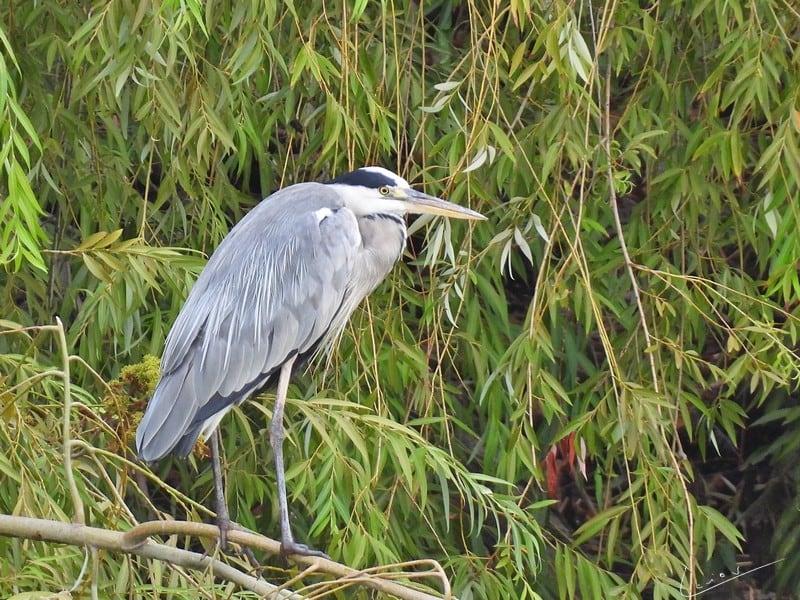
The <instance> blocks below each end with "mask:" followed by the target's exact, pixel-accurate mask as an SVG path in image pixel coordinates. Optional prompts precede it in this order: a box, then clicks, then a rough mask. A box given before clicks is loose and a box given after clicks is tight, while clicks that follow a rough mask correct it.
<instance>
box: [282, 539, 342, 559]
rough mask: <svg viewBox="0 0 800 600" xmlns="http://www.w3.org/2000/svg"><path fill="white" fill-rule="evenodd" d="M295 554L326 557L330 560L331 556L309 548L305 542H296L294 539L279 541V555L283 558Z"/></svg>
mask: <svg viewBox="0 0 800 600" xmlns="http://www.w3.org/2000/svg"><path fill="white" fill-rule="evenodd" d="M292 555H296V556H319V557H320V558H327V559H328V560H331V557H330V556H328V555H327V554H325V553H324V552H322V551H320V550H314V549H313V548H309V547H308V546H306V545H305V544H298V543H297V542H295V541H286V540H284V541H282V542H281V556H282V557H283V558H287V557H289V556H292Z"/></svg>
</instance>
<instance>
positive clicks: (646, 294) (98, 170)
mask: <svg viewBox="0 0 800 600" xmlns="http://www.w3.org/2000/svg"><path fill="white" fill-rule="evenodd" d="M0 13H2V16H3V19H2V21H1V23H2V27H0V46H1V47H2V51H0V92H2V93H0V130H2V134H3V135H2V140H1V143H2V146H0V148H2V161H1V162H2V168H1V169H0V173H2V175H0V193H2V205H1V206H0V237H1V238H2V244H1V245H0V262H2V265H3V270H2V275H0V289H2V292H3V293H2V295H1V296H0V306H2V309H1V310H0V315H2V318H3V320H2V321H1V322H0V327H2V329H1V330H0V334H2V335H0V398H1V399H2V408H3V412H2V417H3V418H2V420H0V432H1V433H2V435H1V436H0V439H1V440H2V442H0V444H2V446H1V447H2V452H0V468H2V472H3V484H2V486H0V512H2V513H4V514H6V515H10V516H28V517H36V518H41V519H49V520H51V521H58V522H60V523H66V522H69V521H71V520H73V519H78V520H80V521H82V522H85V523H86V524H87V525H91V526H94V527H98V528H104V529H106V530H108V531H110V532H118V531H124V530H128V529H130V528H131V527H132V526H134V525H135V524H136V523H138V522H140V521H143V520H147V519H152V518H161V517H165V516H169V517H171V518H177V519H186V520H189V521H201V520H203V519H209V515H208V513H207V511H205V509H204V508H203V505H204V503H205V504H209V500H210V495H209V494H210V490H211V481H210V473H209V469H208V461H205V460H203V456H202V455H203V447H202V446H199V447H198V449H197V451H196V455H195V456H194V457H193V458H192V459H191V460H190V461H189V462H188V463H184V462H180V461H174V462H166V463H164V464H162V465H158V466H157V470H156V471H155V473H153V472H151V471H149V470H148V469H147V468H145V467H144V466H142V465H140V464H138V463H136V462H135V460H134V455H133V453H132V450H131V441H132V434H133V433H132V432H133V431H134V429H135V426H136V422H137V419H138V418H139V416H140V413H141V411H142V407H143V403H144V402H145V401H146V399H147V395H148V393H149V389H150V387H149V386H152V383H153V379H154V377H155V376H156V369H155V363H154V361H153V360H152V359H145V356H146V355H158V354H159V353H160V350H161V348H162V346H163V340H164V336H165V332H166V331H167V329H168V327H169V325H170V324H171V322H172V320H173V319H174V317H175V315H176V314H177V311H178V309H179V307H180V305H181V303H182V301H183V299H184V298H185V296H186V294H187V291H188V289H189V288H190V286H191V284H192V282H193V281H194V279H195V278H196V276H197V273H198V272H199V270H200V269H201V268H202V265H203V263H204V260H205V256H207V255H208V253H209V252H210V251H212V250H213V248H214V247H215V246H216V245H217V244H218V242H219V241H220V240H221V238H222V237H223V236H224V235H225V233H226V232H227V231H228V230H229V228H230V227H231V225H232V224H233V223H234V222H236V221H237V220H238V219H239V218H241V216H242V215H243V214H245V213H246V211H247V210H249V209H250V208H251V207H252V206H254V205H255V203H256V202H257V201H258V200H259V199H260V198H262V197H264V196H266V195H267V194H269V193H270V192H272V191H274V190H276V189H278V188H279V187H282V186H285V185H288V184H291V183H294V182H298V181H305V180H323V179H325V178H327V177H330V176H331V175H335V174H337V173H340V172H342V171H343V170H345V169H348V168H352V167H355V166H359V165H363V164H375V163H377V164H382V165H385V166H387V167H390V168H393V169H394V170H396V171H398V172H401V173H403V174H404V175H406V176H407V178H408V179H409V180H411V181H413V182H414V183H416V184H418V185H422V186H425V188H426V189H427V190H428V191H430V192H432V193H437V194H439V195H443V196H445V197H447V198H449V199H450V200H453V201H455V202H458V203H461V204H464V205H469V206H471V207H473V208H475V209H476V210H480V211H481V212H483V213H485V214H487V215H489V216H490V220H489V221H488V222H486V223H482V224H480V225H478V226H475V227H473V228H472V229H469V230H468V229H467V228H466V226H465V225H464V224H458V223H453V224H448V223H446V222H441V221H432V222H419V221H417V222H415V223H414V224H413V225H412V230H413V232H414V233H413V236H412V240H411V243H410V245H409V250H408V252H407V254H406V256H405V257H404V259H403V262H402V264H401V265H399V266H398V268H396V269H395V271H394V273H393V276H392V277H391V278H390V280H389V281H387V282H386V283H385V284H383V285H382V286H381V288H380V289H379V290H378V291H376V293H375V294H374V295H373V296H371V298H370V299H369V301H368V303H366V304H365V306H364V307H363V309H362V310H361V311H359V313H358V314H357V315H356V316H355V318H354V319H353V322H352V323H351V324H350V326H349V327H348V329H347V331H346V332H345V334H344V336H343V338H342V340H341V341H340V342H339V345H338V348H337V350H336V352H335V353H334V354H333V355H332V357H331V358H330V359H322V360H319V361H317V363H316V364H314V365H312V367H311V368H310V370H309V371H308V372H307V373H306V374H305V375H303V376H302V377H300V378H298V379H297V380H296V381H295V383H294V385H293V387H292V388H291V392H290V395H291V396H292V401H291V404H290V406H289V411H288V415H287V416H288V418H287V426H288V430H289V440H290V442H291V443H287V462H288V463H289V464H291V465H292V467H291V468H290V470H289V472H288V479H289V485H290V487H291V495H292V499H291V502H292V504H293V506H294V507H295V514H294V515H293V520H294V524H295V528H296V531H297V532H298V537H300V538H302V539H304V540H308V541H309V542H310V543H311V544H312V545H314V546H315V547H317V548H323V549H326V550H327V552H328V553H329V554H330V555H331V556H332V557H333V558H334V559H336V560H337V561H340V562H342V563H346V564H347V565H350V566H351V567H355V568H359V569H361V568H367V567H372V566H378V565H384V566H385V565H392V564H394V563H398V562H403V561H413V560H416V559H422V558H424V559H432V560H434V561H436V562H437V563H438V564H439V565H440V566H441V571H440V573H441V574H443V576H442V577H441V578H440V581H439V582H438V583H437V582H436V581H435V580H428V584H429V585H430V586H432V588H433V589H438V590H439V592H446V591H447V589H448V587H447V585H446V584H445V583H444V581H445V580H447V581H448V582H449V585H450V586H451V588H450V589H452V592H453V593H454V594H456V595H457V596H458V597H460V598H462V599H467V598H471V597H476V598H505V597H515V598H528V597H530V598H535V597H610V596H612V595H621V596H628V597H638V596H640V595H646V596H648V597H654V598H663V597H674V598H678V597H684V596H687V595H692V594H694V593H696V592H697V591H698V590H701V591H704V590H707V589H709V588H710V586H711V585H716V583H715V581H716V582H719V577H718V574H719V573H723V574H727V575H728V577H727V579H729V580H731V579H732V577H731V576H732V575H733V574H734V573H737V572H738V573H741V572H742V571H743V570H746V569H745V568H743V567H741V565H737V563H741V562H742V561H743V560H744V559H743V557H744V556H745V555H749V557H750V566H751V567H753V568H756V567H766V565H767V563H771V562H772V561H780V562H778V563H777V564H776V565H772V566H770V567H768V568H759V570H758V571H754V572H753V573H751V574H750V575H748V576H747V577H746V578H741V577H740V578H739V579H737V580H736V584H733V583H731V584H729V585H755V584H756V583H757V584H758V585H762V586H775V587H779V586H784V587H790V586H791V585H792V584H793V583H796V582H795V581H793V579H792V574H793V573H795V572H796V571H797V569H798V568H799V567H800V564H799V563H800V552H798V551H797V550H798V548H797V539H800V537H799V536H798V534H800V518H799V517H798V515H797V512H796V510H794V505H793V504H792V498H793V497H795V495H796V493H797V481H798V476H800V473H798V463H797V461H796V459H795V458H794V457H795V456H796V455H797V452H798V450H799V449H800V429H798V426H797V423H798V422H800V419H799V417H800V409H798V408H797V402H796V399H797V392H796V383H797V373H798V367H800V356H799V355H798V351H797V334H798V323H800V321H799V320H798V318H799V317H800V303H798V297H799V296H800V276H799V275H798V268H797V265H798V260H800V213H799V212H798V208H797V203H796V202H795V198H796V197H797V196H798V187H797V186H798V181H800V144H799V143H798V135H800V112H798V106H800V99H798V90H800V80H798V74H799V73H800V68H798V66H799V65H800V48H799V46H798V40H800V18H798V17H800V15H799V14H798V12H797V9H796V7H795V6H794V5H793V4H792V3H791V2H789V1H788V0H767V1H765V2H760V3H755V4H752V3H751V4H744V3H740V2H738V1H737V0H724V1H723V0H708V1H707V2H701V3H683V2H679V1H678V2H672V3H656V4H653V5H652V6H648V7H643V6H641V5H640V3H638V2H633V1H631V0H621V1H620V2H617V3H612V4H600V3H594V4H593V3H577V4H576V3H565V2H560V1H557V2H555V3H553V2H544V1H530V2H529V1H525V0H513V1H512V2H509V3H504V2H498V3H489V2H481V1H480V0H468V1H467V2H463V3H457V2H449V1H440V0H429V1H426V2H394V1H385V2H380V3H368V2H363V1H360V2H354V3H352V4H349V3H329V2H325V1H324V0H311V1H310V2H306V3H303V4H302V5H300V4H299V3H294V2H288V3H278V2H269V1H265V2H257V1H250V2H232V1H230V0H223V1H221V2H213V3H212V2H209V3H207V4H204V3H201V2H199V1H198V0H184V1H182V2H177V1H170V2H164V3H153V2H144V1H143V2H139V3H135V2H123V1H111V2H95V3H94V4H91V3H60V2H53V1H42V2H35V3H30V2H24V3H23V2H16V1H13V0H12V1H11V2H7V3H5V4H4V5H3V6H2V7H0ZM56 316H58V317H60V320H61V322H62V323H63V327H61V326H58V325H56V326H54V323H55V317H56ZM62 333H63V339H60V337H59V334H62ZM70 357H71V358H70ZM269 399H270V398H269V393H267V394H266V395H265V396H264V397H262V398H259V399H255V400H254V401H251V402H248V403H246V404H245V405H243V406H242V407H241V409H238V410H237V411H235V412H234V413H233V414H232V416H230V417H229V418H228V419H227V421H226V423H225V424H224V425H223V427H224V429H225V431H226V444H225V445H226V448H225V451H226V459H227V462H228V472H229V473H230V481H229V487H230V489H229V501H230V503H231V508H232V512H233V516H234V518H236V519H237V520H239V521H240V522H241V523H243V524H244V525H246V526H248V527H250V528H252V529H254V530H256V531H259V532H261V533H264V534H267V535H269V534H271V533H274V532H275V531H276V519H275V515H276V508H275V506H276V503H275V495H276V494H275V490H274V479H273V473H272V471H271V469H269V468H267V467H266V465H268V464H270V462H271V457H270V456H269V449H268V443H267V440H266V435H265V433H264V432H265V427H266V423H267V422H268V415H269V410H270V408H269V407H270V402H269ZM65 406H66V408H67V416H68V417H71V418H68V419H64V409H65ZM62 448H63V449H65V451H64V452H62ZM65 468H66V471H65ZM13 525H14V522H13V520H12V521H11V525H9V527H12V526H13ZM3 532H4V533H7V534H8V533H16V535H18V536H22V538H19V537H18V538H7V537H4V538H0V552H2V554H3V556H6V557H8V559H7V560H6V561H4V562H3V563H2V564H1V565H0V589H2V590H3V593H4V594H5V595H10V594H12V593H22V592H28V591H36V590H46V591H50V592H54V591H58V590H59V589H73V590H83V589H86V590H91V591H93V592H94V593H96V594H99V595H108V594H112V593H117V594H120V595H121V594H126V595H129V596H133V595H142V596H146V595H152V594H158V593H160V594H167V593H170V594H172V595H174V596H176V597H196V594H197V593H198V590H206V592H205V593H207V594H213V593H219V594H223V593H224V594H232V595H234V596H241V597H246V596H248V595H249V594H250V592H248V591H245V590H244V588H238V587H236V586H233V587H231V585H232V584H228V583H225V582H223V581H221V580H219V579H217V580H214V578H213V574H212V573H210V572H209V571H202V570H201V571H193V570H186V567H179V566H175V565H174V564H172V563H169V562H161V561H160V560H159V559H158V558H156V557H153V556H149V557H148V556H143V555H141V554H134V555H130V554H126V553H125V551H126V550H128V551H130V550H131V548H129V547H123V546H119V547H116V546H114V545H113V544H111V542H109V544H111V545H107V546H105V547H107V548H109V550H106V551H104V552H101V553H98V552H97V551H92V552H90V553H89V554H85V552H89V551H84V550H83V548H82V547H81V546H80V545H76V546H70V545H67V546H63V545H54V544H52V543H47V542H39V541H32V539H25V537H26V535H27V534H25V533H24V532H21V531H20V530H14V531H9V530H7V529H3ZM28 537H34V538H35V537H36V536H28ZM109 539H111V538H109ZM114 539H116V538H114ZM73 542H75V543H76V544H77V543H78V541H76V540H73ZM170 543H172V544H176V543H177V544H178V546H179V547H180V548H184V549H187V550H196V551H202V550H201V548H200V543H201V542H198V541H197V540H194V539H188V538H181V539H180V540H178V542H175V540H174V539H173V540H172V542H170ZM205 543H206V549H207V550H209V551H211V552H213V544H210V543H209V542H207V541H206V542H205ZM87 556H90V557H92V560H88V562H86V561H85V558H86V557H87ZM259 558H260V559H261V560H265V561H268V562H269V561H270V560H271V559H268V558H267V557H266V556H259ZM220 559H221V561H222V563H221V564H223V565H224V564H227V565H229V566H233V567H234V568H235V569H238V568H241V567H242V563H241V561H239V560H238V559H237V558H235V557H231V558H227V557H220ZM226 561H227V562H226ZM271 564H274V565H279V564H280V562H279V561H273V562H272V563H271ZM426 564H427V563H426ZM426 568H427V567H426ZM294 573H295V572H294V571H292V570H290V572H288V573H286V572H284V571H283V570H277V569H276V570H273V569H269V570H267V571H266V572H265V574H264V577H265V579H266V580H267V581H270V582H280V581H284V580H286V579H288V578H291V577H292V575H293V574H294ZM217 575H220V572H217ZM715 577H716V578H717V579H716V580H715V579H714V578H715ZM767 578H769V579H767ZM215 581H216V583H215ZM304 581H306V583H308V582H309V580H308V579H307V578H306V579H305V580H304ZM765 581H766V582H767V583H765ZM328 583H329V584H330V580H328ZM300 585H301V584H300V583H297V582H296V583H295V584H293V588H294V589H300V587H299V586H300ZM210 586H216V587H214V588H212V587H210ZM258 589H260V588H258ZM335 589H336V588H335V587H334V586H333V585H332V584H331V587H328V588H325V590H326V593H330V594H332V595H336V594H337V593H339V594H363V595H364V596H363V597H366V596H367V595H368V594H369V593H371V592H367V591H364V590H363V589H362V588H358V589H359V590H361V591H358V592H353V591H347V592H341V591H339V592H337V591H335ZM208 590H212V591H208ZM343 597H344V596H343ZM348 597H349V596H348Z"/></svg>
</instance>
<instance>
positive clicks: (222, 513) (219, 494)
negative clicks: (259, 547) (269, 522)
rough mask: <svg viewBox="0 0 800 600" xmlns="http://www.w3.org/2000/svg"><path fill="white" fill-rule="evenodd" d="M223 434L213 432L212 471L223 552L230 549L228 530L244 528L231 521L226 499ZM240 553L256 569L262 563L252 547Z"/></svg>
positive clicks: (220, 543) (220, 542)
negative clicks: (222, 448) (223, 479)
mask: <svg viewBox="0 0 800 600" xmlns="http://www.w3.org/2000/svg"><path fill="white" fill-rule="evenodd" d="M221 437H222V434H221V433H220V431H219V429H217V430H215V431H214V433H212V434H211V440H210V441H211V471H212V472H213V473H214V497H215V501H216V507H215V508H216V511H217V527H219V547H220V549H221V550H222V551H223V552H228V551H229V550H230V548H229V546H228V532H229V531H230V530H231V529H237V528H238V529H243V528H242V527H241V526H240V525H238V524H236V523H234V522H233V521H231V517H230V513H228V503H227V502H226V501H225V486H224V485H223V483H222V466H221V464H220V452H219V444H220V438H221ZM239 554H243V555H244V557H245V558H246V559H247V561H248V562H249V563H250V566H252V567H253V568H255V569H259V568H260V565H259V564H258V561H257V560H256V556H255V554H253V551H252V550H250V548H244V549H242V550H241V552H240V553H239Z"/></svg>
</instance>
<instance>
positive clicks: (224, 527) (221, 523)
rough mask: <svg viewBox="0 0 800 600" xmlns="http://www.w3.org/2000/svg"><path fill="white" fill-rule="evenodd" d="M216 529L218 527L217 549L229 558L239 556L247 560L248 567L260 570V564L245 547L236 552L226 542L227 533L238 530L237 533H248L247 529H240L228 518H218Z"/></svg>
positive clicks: (240, 527)
mask: <svg viewBox="0 0 800 600" xmlns="http://www.w3.org/2000/svg"><path fill="white" fill-rule="evenodd" d="M217 527H219V549H220V550H222V551H223V552H224V553H225V554H228V555H230V556H241V557H244V558H246V559H247V562H248V563H250V566H251V567H253V568H254V569H260V568H261V564H260V563H259V562H258V561H257V560H256V555H255V554H253V551H252V550H251V549H250V548H248V547H247V546H242V547H241V548H239V549H238V550H236V549H234V548H232V547H231V545H230V543H229V542H228V532H230V531H233V530H234V529H238V530H239V531H248V529H247V528H245V527H242V526H241V525H239V524H238V523H235V522H234V521H231V520H230V518H228V517H218V518H217Z"/></svg>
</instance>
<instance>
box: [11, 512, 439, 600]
mask: <svg viewBox="0 0 800 600" xmlns="http://www.w3.org/2000/svg"><path fill="white" fill-rule="evenodd" d="M0 535H3V536H7V537H17V538H23V539H29V540H37V541H46V542H57V543H61V544H70V545H73V546H84V547H91V548H102V549H104V550H111V551H115V552H124V553H128V554H133V555H136V556H141V557H143V558H149V559H154V560H161V561H164V562H168V563H170V564H174V565H177V566H180V567H184V568H189V569H199V570H205V569H210V570H211V572H213V573H214V575H215V576H216V577H219V578H220V579H224V580H227V581H231V582H233V583H235V584H236V585H238V586H240V587H241V588H243V589H247V590H250V591H253V592H255V593H257V594H260V595H262V596H270V597H272V598H280V599H282V600H300V599H302V598H305V596H303V595H301V594H298V593H295V592H291V591H288V590H283V589H281V588H279V587H277V586H275V585H273V584H270V583H268V582H266V581H264V580H263V579H259V578H256V577H254V576H252V575H249V574H248V573H245V572H243V571H240V570H239V569H237V568H235V567H232V566H231V565H228V564H227V563H224V562H222V561H220V560H217V559H215V558H212V557H211V556H208V555H205V554H199V553H197V552H191V551H189V550H182V549H180V548H174V547H172V546H167V545H165V544H160V543H158V542H154V541H153V540H151V539H149V537H150V536H152V535H164V536H170V535H191V536H195V537H203V538H212V539H217V538H218V537H219V529H218V528H217V526H216V525H209V524H206V523H192V522H188V521H148V522H145V523H141V524H140V525H137V526H135V527H133V528H132V529H130V530H129V531H127V532H121V531H110V530H108V529H100V528H98V527H89V526H88V525H83V524H78V523H63V522H61V521H52V520H47V519H36V518H32V517H20V516H10V515H0ZM228 539H229V540H230V541H231V542H235V543H237V544H242V545H245V546H248V547H250V548H256V549H259V550H262V551H264V552H266V553H269V554H273V555H274V554H278V553H279V552H280V542H278V541H277V540H273V539H270V538H267V537H265V536H262V535H258V534H255V533H251V532H248V531H243V530H238V529H234V530H232V531H230V532H228ZM292 558H293V560H294V561H295V562H297V563H299V564H301V565H303V566H305V571H303V573H301V574H300V576H298V578H296V579H295V581H297V580H299V579H300V578H301V577H302V576H304V575H305V574H308V573H311V572H317V573H319V572H324V573H328V574H330V575H333V576H336V577H337V578H338V580H337V583H338V585H339V587H341V586H342V585H355V584H361V585H366V586H368V587H371V588H373V589H375V590H378V591H381V592H384V593H386V594H391V595H393V596H395V597H397V598H400V599H401V600H441V598H442V596H433V595H431V594H428V593H426V592H423V591H420V590H416V589H413V588H411V587H408V586H406V585H403V584H399V583H395V582H394V581H389V580H388V579H387V578H389V577H391V578H394V577H398V578H399V577H403V578H420V577H430V576H435V575H440V576H441V580H442V581H443V582H444V585H445V592H444V596H443V597H444V598H446V599H447V598H450V599H452V598H453V596H452V594H451V591H450V588H449V585H448V583H447V579H446V578H445V577H444V576H443V575H444V574H443V572H442V570H441V567H440V566H439V565H438V563H436V562H435V561H414V562H413V563H404V564H403V565H393V566H394V567H398V566H400V567H404V566H410V565H419V564H427V565H430V566H431V567H432V568H431V569H429V570H427V571H424V572H415V573H409V572H401V573H396V574H386V573H384V574H382V575H381V576H376V575H375V572H376V571H379V570H382V569H383V568H380V569H376V570H368V571H358V570H356V569H351V568H350V567H348V566H346V565H343V564H340V563H337V562H334V561H331V560H327V559H324V558H319V557H309V556H293V557H292Z"/></svg>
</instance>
